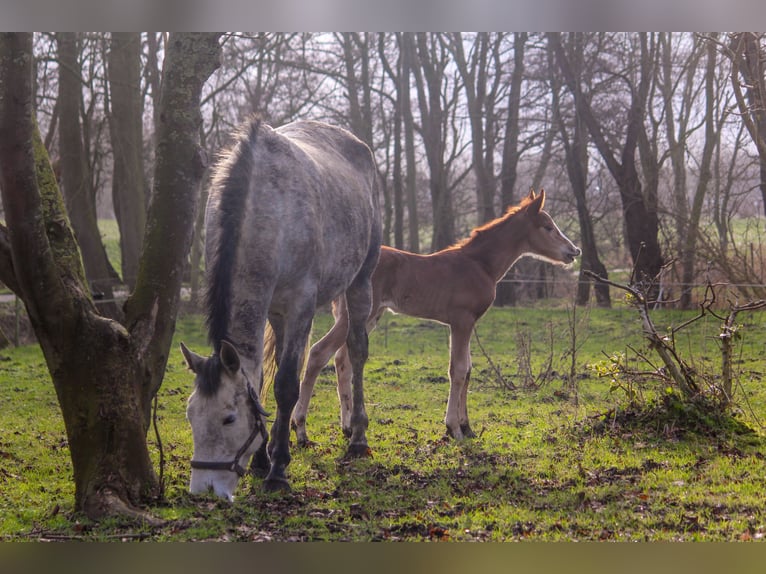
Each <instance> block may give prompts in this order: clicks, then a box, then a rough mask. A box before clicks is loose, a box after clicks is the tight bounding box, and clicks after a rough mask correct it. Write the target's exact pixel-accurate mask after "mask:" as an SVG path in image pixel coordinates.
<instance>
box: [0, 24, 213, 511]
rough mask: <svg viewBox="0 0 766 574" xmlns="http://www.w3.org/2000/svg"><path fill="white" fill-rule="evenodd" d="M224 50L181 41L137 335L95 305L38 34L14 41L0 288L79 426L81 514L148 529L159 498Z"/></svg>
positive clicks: (169, 68) (169, 72)
mask: <svg viewBox="0 0 766 574" xmlns="http://www.w3.org/2000/svg"><path fill="white" fill-rule="evenodd" d="M218 37H219V35H218V34H180V33H179V34H172V35H171V36H170V40H169V42H168V46H167V50H166V56H165V65H164V74H163V84H162V98H161V103H160V108H161V113H160V118H161V122H160V126H159V132H158V138H157V142H158V145H157V163H156V171H155V179H154V182H155V183H154V185H155V189H154V200H153V202H152V205H151V208H150V211H149V215H148V224H147V233H146V237H145V242H144V249H143V256H142V259H141V266H140V270H139V276H138V280H137V283H136V288H135V290H134V292H133V294H132V295H131V297H130V299H129V300H128V302H127V304H126V311H125V320H124V322H117V321H114V320H112V319H109V318H106V317H104V316H103V315H102V314H101V313H99V311H98V309H97V308H96V306H95V304H94V302H93V299H92V297H91V293H90V289H89V288H88V285H87V282H86V279H85V273H84V269H83V266H82V262H81V261H82V260H81V259H80V257H79V249H78V245H77V242H76V239H75V235H74V233H73V232H72V229H71V227H70V226H69V220H68V218H67V214H66V210H65V208H64V203H63V200H62V198H61V194H60V193H59V190H58V186H57V184H56V180H55V178H54V176H53V171H52V168H51V165H50V162H49V161H48V157H47V154H46V152H45V149H44V148H43V146H42V140H41V139H40V134H39V131H38V130H37V127H36V124H35V117H34V110H33V100H34V98H33V95H32V62H33V56H32V35H31V34H14V33H4V34H2V35H1V36H0V86H1V88H0V189H1V190H2V199H3V205H4V208H5V215H6V223H7V232H6V230H5V228H2V231H3V233H0V273H2V276H0V278H1V279H2V280H3V282H5V283H6V284H7V285H9V286H12V287H13V288H14V290H15V292H16V294H17V295H18V296H19V297H20V298H21V299H22V300H23V301H24V304H25V306H26V309H27V312H28V315H29V317H30V320H31V322H32V325H33V327H34V330H35V334H36V335H37V338H38V341H39V342H40V345H41V347H42V350H43V354H44V355H45V360H46V363H47V365H48V369H49V371H50V373H51V377H52V379H53V384H54V386H55V388H56V394H57V396H58V399H59V404H60V406H61V412H62V414H63V418H64V424H65V427H66V432H67V438H68V442H69V450H70V454H71V457H72V466H73V471H74V482H75V508H76V509H77V510H79V511H82V512H85V513H86V514H87V515H88V516H89V517H91V518H101V517H104V516H107V515H111V514H115V513H117V514H127V515H131V516H142V517H145V515H144V514H143V513H142V512H140V511H139V510H137V507H139V506H141V505H143V504H145V503H146V502H148V501H151V500H152V499H153V497H155V496H156V495H157V493H158V483H157V477H156V474H155V472H154V469H153V466H152V463H151V458H150V456H149V451H148V448H147V444H146V432H147V430H148V428H149V423H150V420H151V418H150V406H151V400H152V398H153V397H154V396H155V395H156V393H157V390H158V389H159V387H160V384H161V382H162V378H163V374H164V371H165V366H166V363H167V358H168V352H169V348H170V342H171V337H172V334H173V328H174V323H175V315H176V311H177V308H178V301H179V292H180V285H181V271H182V269H183V261H184V259H185V256H186V254H187V253H188V249H189V244H190V241H191V232H192V223H193V220H194V214H195V209H196V198H197V195H198V191H197V186H198V184H199V181H200V179H201V177H202V172H203V170H204V167H205V156H204V154H203V153H202V150H201V148H200V147H199V143H198V142H199V126H200V123H201V115H200V112H199V101H200V93H201V89H202V84H203V83H204V82H205V80H206V79H207V78H208V76H209V75H210V74H211V73H212V72H213V70H215V68H216V67H217V66H218V63H219V54H220V51H219V50H220V48H219V45H218ZM63 113H64V110H63V109H62V114H63ZM62 119H64V116H63V115H62ZM8 262H10V265H8Z"/></svg>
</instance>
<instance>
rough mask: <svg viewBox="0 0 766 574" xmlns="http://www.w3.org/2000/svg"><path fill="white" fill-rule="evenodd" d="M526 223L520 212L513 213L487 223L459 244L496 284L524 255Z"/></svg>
mask: <svg viewBox="0 0 766 574" xmlns="http://www.w3.org/2000/svg"><path fill="white" fill-rule="evenodd" d="M525 236H526V226H525V225H523V220H522V219H521V214H512V215H509V216H506V217H503V218H501V219H499V220H498V221H497V222H496V223H494V224H489V225H487V226H485V227H484V228H482V229H481V231H479V232H478V233H477V234H476V236H474V237H472V238H471V239H470V240H468V241H467V242H466V243H464V244H463V246H462V247H461V249H462V251H463V253H464V254H465V255H467V256H468V257H471V258H472V259H474V260H476V261H478V262H479V263H480V264H481V265H482V267H484V269H486V271H487V273H488V274H489V275H490V276H492V278H493V279H494V280H495V282H496V283H497V282H498V281H500V279H502V278H503V277H504V276H505V274H506V273H508V270H509V269H510V268H511V267H512V266H513V264H514V263H516V261H517V260H518V259H519V258H520V257H521V256H522V255H524V252H525V248H526V240H525Z"/></svg>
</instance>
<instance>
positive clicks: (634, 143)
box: [549, 33, 663, 296]
mask: <svg viewBox="0 0 766 574" xmlns="http://www.w3.org/2000/svg"><path fill="white" fill-rule="evenodd" d="M549 39H550V42H551V44H552V46H553V50H554V53H555V54H556V61H557V63H558V65H559V67H560V69H561V71H562V74H563V77H564V81H565V83H566V85H567V87H568V89H569V91H570V92H571V94H572V96H573V98H574V103H575V107H576V111H577V114H578V115H579V116H580V118H581V119H582V121H583V123H584V124H585V125H586V126H587V128H588V131H589V133H590V136H591V138H592V141H593V143H594V144H595V146H596V148H597V149H598V151H599V154H600V155H601V158H602V159H603V161H604V163H605V164H606V166H607V168H608V169H609V172H610V173H611V175H612V177H613V178H614V180H615V182H616V183H617V185H618V188H619V191H620V198H621V200H622V209H623V218H624V222H625V233H626V238H627V244H628V248H629V249H630V254H631V257H632V258H633V262H634V269H635V272H636V273H637V277H636V278H637V280H651V279H653V278H654V277H656V276H657V275H658V274H659V272H660V269H661V268H662V265H663V257H662V252H661V249H660V244H659V238H658V234H659V217H658V212H657V197H656V192H657V189H656V187H655V186H654V185H647V186H646V189H644V185H643V184H642V180H641V176H640V175H639V166H638V158H637V147H638V144H639V140H640V138H641V137H642V132H643V130H644V129H645V127H644V123H643V122H644V119H645V112H646V104H647V100H648V95H649V89H650V87H651V85H652V77H653V69H654V62H655V54H654V51H655V47H654V45H653V44H652V45H650V43H649V41H648V36H647V34H646V33H639V34H638V35H637V37H636V41H637V47H638V58H637V60H636V61H635V62H632V64H633V67H634V68H635V70H636V71H637V77H633V75H632V74H630V73H629V71H628V72H626V71H625V70H615V71H614V72H610V75H613V78H612V79H614V78H619V79H621V80H622V81H624V82H625V83H626V84H627V87H628V94H627V95H629V97H630V99H629V101H628V102H627V103H626V107H625V108H624V111H623V113H624V117H622V118H621V121H619V123H620V124H622V125H624V126H625V127H624V130H623V134H622V135H621V136H619V135H617V134H609V135H608V134H607V133H606V131H605V128H606V126H607V125H608V124H609V123H612V124H613V123H616V122H615V120H616V118H615V115H616V114H617V113H618V111H617V109H611V110H609V114H610V117H609V118H608V120H607V119H602V120H599V118H598V117H597V115H596V111H595V110H594V107H593V105H592V100H593V93H588V92H585V91H584V89H583V86H582V84H581V82H580V80H579V78H577V76H576V74H575V72H574V69H573V67H572V64H571V61H570V56H569V55H568V54H567V51H566V50H565V48H564V45H563V43H562V41H561V34H560V33H552V34H549ZM603 40H604V38H603V37H596V39H595V40H594V42H595V41H599V42H601V41H603ZM599 49H603V46H599ZM618 103H619V102H618ZM618 109H619V108H618ZM617 137H621V138H622V140H623V143H622V146H621V147H620V148H618V146H617V145H616V144H615V141H616V139H617ZM645 175H646V174H645ZM655 183H656V180H655ZM653 295H654V296H657V295H658V292H657V293H654V294H653Z"/></svg>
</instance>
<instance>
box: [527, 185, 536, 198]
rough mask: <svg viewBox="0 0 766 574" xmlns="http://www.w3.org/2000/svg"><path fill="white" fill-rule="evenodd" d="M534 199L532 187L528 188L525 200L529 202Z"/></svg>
mask: <svg viewBox="0 0 766 574" xmlns="http://www.w3.org/2000/svg"><path fill="white" fill-rule="evenodd" d="M534 198H535V188H534V187H530V188H529V193H528V194H527V199H528V200H529V201H532V200H533V199H534Z"/></svg>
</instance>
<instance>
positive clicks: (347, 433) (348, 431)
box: [343, 428, 354, 438]
mask: <svg viewBox="0 0 766 574" xmlns="http://www.w3.org/2000/svg"><path fill="white" fill-rule="evenodd" d="M352 434H354V433H353V431H352V430H351V429H350V428H348V429H346V428H344V429H343V436H344V437H346V438H351V435H352Z"/></svg>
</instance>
